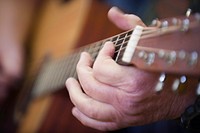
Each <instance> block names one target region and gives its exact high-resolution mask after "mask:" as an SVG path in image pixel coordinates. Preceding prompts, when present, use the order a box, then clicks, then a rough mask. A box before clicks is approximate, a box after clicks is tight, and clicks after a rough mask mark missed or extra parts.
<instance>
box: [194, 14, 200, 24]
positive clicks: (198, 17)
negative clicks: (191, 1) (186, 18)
mask: <svg viewBox="0 0 200 133" xmlns="http://www.w3.org/2000/svg"><path fill="white" fill-rule="evenodd" d="M194 16H195V18H196V20H197V21H198V22H200V13H195V15H194Z"/></svg>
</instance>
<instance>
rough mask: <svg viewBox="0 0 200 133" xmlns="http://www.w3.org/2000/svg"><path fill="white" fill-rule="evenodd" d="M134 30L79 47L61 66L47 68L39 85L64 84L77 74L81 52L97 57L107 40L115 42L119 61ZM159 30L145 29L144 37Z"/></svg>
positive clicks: (41, 76)
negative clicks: (77, 51) (76, 52)
mask: <svg viewBox="0 0 200 133" xmlns="http://www.w3.org/2000/svg"><path fill="white" fill-rule="evenodd" d="M132 31H133V30H130V31H127V32H124V33H121V34H118V35H115V36H113V37H110V38H107V39H105V40H102V41H98V42H96V43H93V44H91V45H90V47H88V46H84V47H81V48H79V49H78V50H79V53H78V54H77V55H76V54H73V55H70V56H68V58H64V59H62V60H61V61H63V62H65V63H62V64H59V65H60V66H58V67H56V68H55V66H54V67H52V66H51V67H50V68H49V69H47V70H46V71H45V72H43V73H45V74H41V75H40V78H39V79H41V80H40V81H42V83H41V82H40V83H38V84H39V85H38V86H40V87H41V88H43V87H44V88H45V86H49V87H50V86H52V84H54V85H55V82H58V83H57V86H59V85H60V84H63V85H64V82H63V81H65V80H66V79H67V78H68V77H69V76H76V71H75V70H76V67H75V66H76V64H77V62H78V59H79V56H80V53H81V52H83V51H88V52H89V53H90V54H91V55H92V57H93V58H96V56H97V55H98V52H99V50H100V49H101V48H102V47H103V46H104V43H105V42H107V41H112V42H113V43H114V46H115V48H116V51H115V53H117V58H116V59H115V60H116V61H118V60H119V59H120V58H121V56H122V52H121V51H122V50H124V49H125V48H126V45H125V44H126V43H127V42H128V40H129V39H130V36H131V34H132ZM157 31H159V30H157V29H156V30H153V31H150V30H149V31H144V32H143V34H142V37H145V36H146V35H149V34H152V33H156V32H157ZM70 57H72V58H70ZM77 57H78V58H77ZM53 63H57V62H53ZM53 63H49V64H53ZM63 68H65V69H63ZM51 69H57V70H51ZM48 70H51V71H50V72H47V71H48ZM65 70H66V71H65ZM54 71H56V72H54ZM62 71H64V72H62ZM63 73H64V74H63ZM52 74H55V75H54V76H53V77H54V78H52V79H51V78H49V77H51V75H52ZM56 79H57V80H56ZM47 80H52V82H51V81H50V82H51V83H52V84H51V83H50V82H48V81H47ZM43 81H44V82H43ZM62 82H63V83H62ZM48 83H49V84H48ZM47 84H48V85H47ZM52 88H53V87H52Z"/></svg>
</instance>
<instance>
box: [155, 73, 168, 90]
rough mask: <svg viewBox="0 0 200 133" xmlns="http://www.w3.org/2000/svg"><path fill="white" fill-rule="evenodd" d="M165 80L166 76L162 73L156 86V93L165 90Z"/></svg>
mask: <svg viewBox="0 0 200 133" xmlns="http://www.w3.org/2000/svg"><path fill="white" fill-rule="evenodd" d="M165 79H166V74H165V73H161V74H160V77H159V79H158V83H157V84H156V87H155V91H156V92H160V91H161V90H163V87H164V81H165Z"/></svg>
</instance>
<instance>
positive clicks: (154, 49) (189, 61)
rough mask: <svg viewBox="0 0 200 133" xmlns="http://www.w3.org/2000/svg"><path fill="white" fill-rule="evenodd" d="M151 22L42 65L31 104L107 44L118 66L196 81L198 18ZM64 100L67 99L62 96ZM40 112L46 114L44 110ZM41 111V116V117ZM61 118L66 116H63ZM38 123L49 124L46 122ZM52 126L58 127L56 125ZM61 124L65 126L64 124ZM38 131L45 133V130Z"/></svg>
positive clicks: (197, 69) (58, 85) (56, 90)
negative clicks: (82, 57) (87, 55)
mask: <svg viewBox="0 0 200 133" xmlns="http://www.w3.org/2000/svg"><path fill="white" fill-rule="evenodd" d="M154 22H155V23H154ZM154 22H153V27H147V28H143V27H140V26H138V27H136V28H135V29H132V30H130V31H126V32H123V33H121V34H118V35H115V36H112V37H110V38H107V39H104V40H101V41H98V42H95V43H92V44H89V45H87V46H84V47H81V48H79V49H77V50H74V51H73V52H71V53H69V54H68V55H66V56H64V57H62V58H59V59H58V58H56V59H53V60H52V59H51V60H47V61H45V62H44V63H43V64H42V66H41V68H40V71H39V74H38V75H37V79H36V80H35V82H34V85H33V87H32V89H31V91H30V94H31V95H30V96H31V100H32V101H33V102H34V101H37V100H38V99H40V98H41V97H42V96H43V97H44V96H48V95H51V94H52V93H53V92H55V93H57V92H58V91H59V90H58V89H60V88H63V87H64V85H65V81H66V79H67V78H68V77H71V76H74V77H76V71H75V66H76V64H77V62H78V59H79V55H80V53H81V52H82V51H87V52H89V53H90V54H91V55H92V57H93V58H94V59H95V58H96V56H97V55H98V52H99V51H100V50H101V48H102V46H103V45H104V43H105V42H107V41H112V42H113V43H114V45H115V56H114V60H115V61H116V62H117V63H119V64H121V65H130V66H134V67H137V68H138V69H142V70H146V71H152V72H159V73H163V72H164V73H167V74H175V75H187V76H191V77H194V78H196V79H198V78H199V76H200V69H199V68H200V63H199V62H200V60H199V57H198V55H199V53H200V47H199V46H198V45H199V42H200V39H199V37H198V33H199V32H200V17H199V15H198V14H197V15H194V16H191V17H188V18H186V19H185V18H174V19H167V20H164V21H154ZM55 88H57V89H55ZM175 88H176V87H175ZM159 89H160V88H159ZM59 96H63V94H59V95H58V96H57V97H59ZM64 96H65V97H66V95H65V94H64ZM43 97H42V99H43ZM46 101H49V99H48V98H47V99H45V100H44V104H43V105H44V106H43V107H48V106H50V105H49V103H48V102H47V103H46ZM19 103H20V102H19ZM54 106H55V107H54V110H56V109H61V110H62V109H63V108H56V107H57V106H56V104H54ZM19 107H20V105H19V104H18V108H17V109H16V117H17V118H19V117H20V116H21V114H20V112H21V111H20V110H21V109H20V108H19ZM30 108H32V109H33V108H34V103H32V107H30ZM30 108H29V109H30ZM43 111H44V112H45V109H44V110H43ZM43 111H42V114H44V112H43ZM29 113H32V114H37V112H35V110H34V112H29V110H28V114H29ZM37 115H38V114H37ZM51 115H53V113H49V114H47V115H46V116H49V117H51ZM35 116H36V115H33V116H32V117H31V118H27V119H33V120H34V117H35ZM39 117H40V118H42V117H44V116H42V115H41V116H39ZM63 117H67V116H64V115H63ZM27 119H26V118H25V119H24V120H22V123H26V122H27V121H26V120H27ZM40 121H43V122H44V123H48V119H47V120H40ZM54 124H55V125H56V126H57V123H56V122H55V123H54ZM61 124H63V125H65V126H67V124H66V123H64V121H63V122H61ZM55 125H54V126H55ZM45 126H46V125H45V124H44V127H45ZM35 127H38V125H35ZM63 127H64V126H63ZM46 129H47V127H46ZM28 130H30V128H29V127H28V128H27V129H26V131H28ZM21 131H22V130H21ZM23 131H25V130H23ZM31 131H32V130H31ZM34 131H36V130H34ZM37 131H38V129H37ZM40 131H46V130H45V128H44V129H41V130H40Z"/></svg>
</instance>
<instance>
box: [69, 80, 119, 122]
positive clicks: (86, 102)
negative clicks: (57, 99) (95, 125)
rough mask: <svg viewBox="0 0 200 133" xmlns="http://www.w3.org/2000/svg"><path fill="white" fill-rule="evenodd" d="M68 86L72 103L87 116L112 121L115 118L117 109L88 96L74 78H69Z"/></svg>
mask: <svg viewBox="0 0 200 133" xmlns="http://www.w3.org/2000/svg"><path fill="white" fill-rule="evenodd" d="M66 86H67V89H68V92H69V95H70V99H71V101H72V103H73V104H74V105H75V106H76V107H77V108H78V109H79V110H80V111H81V112H83V113H84V114H85V115H86V116H87V117H90V118H93V119H96V120H100V121H112V120H115V119H116V118H115V113H116V112H115V109H114V108H113V107H112V106H111V105H108V104H105V103H101V102H99V101H96V100H94V99H92V98H91V97H89V96H87V95H86V94H85V93H83V92H82V90H81V87H80V85H79V83H78V81H76V80H75V79H73V78H69V79H68V80H67V82H66Z"/></svg>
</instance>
